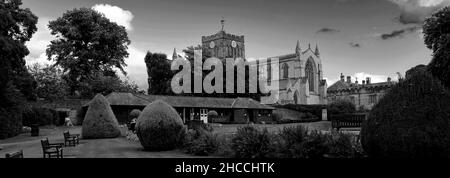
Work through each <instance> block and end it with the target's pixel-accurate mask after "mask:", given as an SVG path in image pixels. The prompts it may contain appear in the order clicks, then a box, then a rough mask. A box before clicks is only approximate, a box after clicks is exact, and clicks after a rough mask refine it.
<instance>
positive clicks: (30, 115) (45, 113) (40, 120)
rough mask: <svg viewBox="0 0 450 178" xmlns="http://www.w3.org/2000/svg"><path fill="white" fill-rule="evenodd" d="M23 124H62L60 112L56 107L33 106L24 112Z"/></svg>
mask: <svg viewBox="0 0 450 178" xmlns="http://www.w3.org/2000/svg"><path fill="white" fill-rule="evenodd" d="M22 117H23V120H22V124H23V125H24V126H29V127H30V126H31V125H32V124H39V125H40V126H45V125H62V124H64V123H61V121H60V119H59V117H58V112H57V111H56V110H54V109H50V108H45V107H31V109H30V110H29V111H24V112H23V113H22Z"/></svg>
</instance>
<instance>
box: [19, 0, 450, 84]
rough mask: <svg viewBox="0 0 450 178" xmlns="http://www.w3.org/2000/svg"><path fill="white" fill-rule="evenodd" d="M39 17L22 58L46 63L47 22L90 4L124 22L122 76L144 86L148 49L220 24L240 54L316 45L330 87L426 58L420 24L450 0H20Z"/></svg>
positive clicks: (188, 41)
mask: <svg viewBox="0 0 450 178" xmlns="http://www.w3.org/2000/svg"><path fill="white" fill-rule="evenodd" d="M22 1H23V7H26V8H30V9H31V11H32V12H33V13H34V14H35V15H36V16H38V17H39V21H38V31H37V32H36V33H35V34H34V35H33V38H32V39H31V40H30V41H29V42H28V43H27V46H28V48H29V50H30V55H28V56H27V57H26V60H27V64H28V65H31V64H33V63H36V62H38V63H49V61H47V57H46V56H45V49H46V48H47V45H48V44H49V43H50V41H51V40H52V39H54V38H53V36H52V35H51V34H50V31H49V30H48V28H47V25H48V22H49V21H51V20H55V19H56V18H58V17H61V16H62V14H63V13H64V12H66V11H67V10H71V9H74V8H80V7H88V8H93V9H94V10H97V11H98V12H100V13H103V14H104V15H105V17H107V18H109V19H110V20H111V21H113V22H116V23H118V24H119V25H122V26H124V27H125V28H126V29H127V32H128V36H129V38H130V40H131V44H130V45H129V46H128V52H129V53H130V55H129V57H128V58H127V59H126V63H127V64H128V66H127V67H126V71H127V72H128V75H127V77H128V79H129V80H131V81H133V82H135V83H136V84H138V86H139V87H140V88H141V89H143V90H146V89H147V88H148V84H147V71H146V70H147V69H146V67H145V63H144V57H145V54H146V53H147V51H150V52H161V53H165V54H167V56H168V57H169V58H171V56H172V53H173V50H174V48H176V50H177V51H178V52H181V50H182V49H184V48H186V47H187V46H192V45H198V44H201V36H207V35H212V34H215V33H217V32H218V31H219V30H220V28H221V24H220V20H222V18H223V19H225V27H224V29H225V31H226V32H227V33H232V34H235V35H244V36H245V47H246V58H268V57H272V56H278V55H283V54H290V53H294V52H295V46H296V43H297V40H299V41H300V46H301V48H302V49H303V50H305V49H307V48H308V45H309V44H310V45H311V47H315V46H316V45H317V46H318V47H319V50H320V56H321V59H322V66H323V70H324V71H323V72H324V77H325V78H326V79H327V83H328V86H330V85H331V84H332V83H334V82H335V81H337V80H338V78H339V76H340V74H341V73H343V74H344V75H345V76H352V80H355V79H356V78H358V80H360V81H361V80H362V79H365V78H366V77H372V82H383V81H386V79H387V77H392V78H393V79H394V80H395V79H396V78H397V72H400V73H401V74H402V75H404V73H405V72H406V70H408V69H410V68H412V67H414V66H416V65H419V64H428V63H429V61H430V60H431V57H432V55H431V51H430V50H429V49H427V48H426V47H425V45H424V43H423V35H422V30H421V25H422V23H423V21H424V19H425V18H426V17H427V16H430V14H431V13H432V12H434V11H436V10H437V9H439V8H442V7H444V6H446V5H450V0H297V1H291V0H276V1H275V0H272V1H269V0H266V1H264V0H227V1H223V0H189V1H186V0H127V1H124V0H122V1H119V0H77V1H74V0H22Z"/></svg>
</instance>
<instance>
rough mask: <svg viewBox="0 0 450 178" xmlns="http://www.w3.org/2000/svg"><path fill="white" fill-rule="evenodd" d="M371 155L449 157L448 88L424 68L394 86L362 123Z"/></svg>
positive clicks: (449, 103)
mask: <svg viewBox="0 0 450 178" xmlns="http://www.w3.org/2000/svg"><path fill="white" fill-rule="evenodd" d="M361 137H362V138H361V141H362V144H363V148H364V150H365V151H366V152H367V153H368V154H369V155H370V156H371V157H405V158H423V157H449V156H450V92H449V91H447V90H446V89H445V88H444V86H443V85H442V84H441V83H440V81H439V80H438V79H435V78H433V77H432V76H431V75H430V74H428V73H427V72H424V71H417V72H414V73H413V74H411V76H409V77H408V78H407V79H406V80H404V81H402V82H400V83H399V84H397V85H395V86H393V87H392V88H391V90H390V91H389V92H388V93H387V94H386V95H385V97H383V99H381V100H380V101H379V103H378V104H377V105H375V107H374V108H373V109H372V111H371V112H370V114H369V116H368V120H366V121H365V122H364V123H363V126H362V130H361Z"/></svg>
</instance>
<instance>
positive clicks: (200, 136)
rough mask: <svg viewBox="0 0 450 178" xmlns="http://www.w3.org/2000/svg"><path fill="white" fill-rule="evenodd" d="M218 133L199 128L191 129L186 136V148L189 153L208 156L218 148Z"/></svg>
mask: <svg viewBox="0 0 450 178" xmlns="http://www.w3.org/2000/svg"><path fill="white" fill-rule="evenodd" d="M218 147H219V142H218V139H217V135H216V134H213V133H212V132H209V131H206V130H203V129H197V130H192V129H191V130H189V132H188V133H187V136H186V143H185V149H186V152H187V153H189V154H194V155H199V156H208V155H210V154H213V153H215V152H216V151H217V150H218Z"/></svg>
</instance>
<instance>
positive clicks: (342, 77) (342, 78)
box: [341, 73, 344, 82]
mask: <svg viewBox="0 0 450 178" xmlns="http://www.w3.org/2000/svg"><path fill="white" fill-rule="evenodd" d="M341 81H342V82H344V75H343V74H342V73H341Z"/></svg>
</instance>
